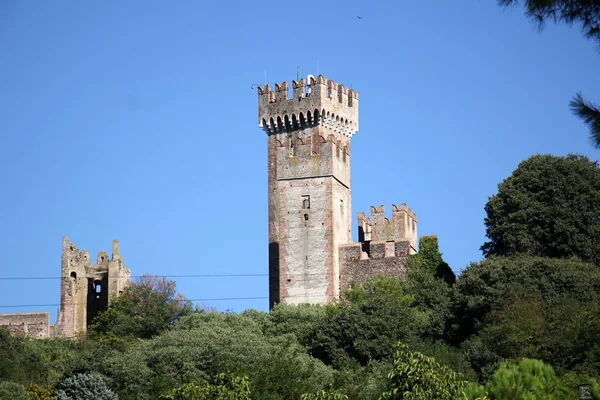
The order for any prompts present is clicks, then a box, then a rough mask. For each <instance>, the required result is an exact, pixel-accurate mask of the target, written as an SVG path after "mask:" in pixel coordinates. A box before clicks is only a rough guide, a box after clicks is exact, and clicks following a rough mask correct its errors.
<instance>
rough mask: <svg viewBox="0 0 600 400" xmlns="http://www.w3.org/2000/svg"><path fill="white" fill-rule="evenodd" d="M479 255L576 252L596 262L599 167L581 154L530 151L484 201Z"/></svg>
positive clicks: (598, 257)
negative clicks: (483, 219) (526, 157)
mask: <svg viewBox="0 0 600 400" xmlns="http://www.w3.org/2000/svg"><path fill="white" fill-rule="evenodd" d="M485 211H486V213H487V217H486V218H485V225H486V236H487V237H488V238H489V241H487V242H486V243H484V244H483V246H482V247H481V250H482V251H483V253H484V255H485V256H493V255H496V256H511V255H513V254H517V253H522V254H531V255H535V256H542V257H555V258H568V257H579V258H580V259H582V260H584V261H589V262H593V263H595V264H596V265H600V168H598V164H597V163H596V162H592V161H590V160H589V159H588V158H587V157H585V156H580V155H574V154H569V155H568V156H566V157H559V156H553V155H535V156H532V157H530V158H529V159H527V160H525V161H523V162H521V163H520V164H519V166H518V167H517V169H516V170H515V171H514V172H513V173H512V175H511V176H510V177H508V178H507V179H505V180H504V181H503V182H501V183H500V184H499V185H498V193H497V194H495V195H493V196H492V197H490V198H489V200H488V202H487V204H486V205H485Z"/></svg>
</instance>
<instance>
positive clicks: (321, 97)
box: [258, 75, 359, 136]
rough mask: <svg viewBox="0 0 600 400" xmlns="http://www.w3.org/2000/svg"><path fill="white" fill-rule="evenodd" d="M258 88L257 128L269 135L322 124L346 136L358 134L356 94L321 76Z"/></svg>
mask: <svg viewBox="0 0 600 400" xmlns="http://www.w3.org/2000/svg"><path fill="white" fill-rule="evenodd" d="M292 92H293V97H291V98H290V97H289V85H288V83H287V82H283V83H281V84H275V88H274V90H273V89H272V88H271V87H270V86H269V85H265V86H264V87H258V97H259V101H258V103H259V107H258V125H259V127H261V128H263V129H264V130H265V131H267V132H268V133H275V132H285V131H289V130H293V129H297V128H303V127H306V126H314V125H317V124H323V125H325V126H328V127H329V128H332V129H334V130H335V129H338V130H340V131H342V132H344V133H345V134H347V135H348V136H352V135H353V134H355V133H356V132H358V97H359V96H358V92H356V91H354V90H352V89H348V88H346V87H345V86H344V85H342V84H338V83H336V82H334V81H333V80H328V79H327V78H324V77H323V76H322V75H319V76H318V77H317V78H314V77H312V76H311V75H309V76H308V78H307V80H305V79H304V78H302V79H300V80H299V81H292Z"/></svg>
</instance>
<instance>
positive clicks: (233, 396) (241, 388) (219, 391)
mask: <svg viewBox="0 0 600 400" xmlns="http://www.w3.org/2000/svg"><path fill="white" fill-rule="evenodd" d="M250 394H251V392H250V383H249V381H248V377H246V376H243V377H240V376H236V375H234V374H229V373H221V374H219V375H217V377H216V382H215V383H214V384H212V385H211V384H210V383H205V384H204V385H197V384H195V383H186V384H184V385H182V386H180V387H178V388H175V389H173V390H171V391H170V392H169V393H168V394H166V395H163V396H161V399H164V400H250Z"/></svg>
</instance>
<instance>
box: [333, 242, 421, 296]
mask: <svg viewBox="0 0 600 400" xmlns="http://www.w3.org/2000/svg"><path fill="white" fill-rule="evenodd" d="M409 252H410V243H409V242H377V243H352V244H349V245H345V246H341V247H340V292H341V293H343V292H344V291H345V290H346V289H348V288H349V287H350V285H351V284H352V283H355V284H358V285H360V284H362V283H363V282H365V281H367V280H369V279H371V278H373V277H375V276H386V277H396V278H399V279H402V280H405V279H406V278H407V273H406V272H407V270H406V260H407V259H408V256H409Z"/></svg>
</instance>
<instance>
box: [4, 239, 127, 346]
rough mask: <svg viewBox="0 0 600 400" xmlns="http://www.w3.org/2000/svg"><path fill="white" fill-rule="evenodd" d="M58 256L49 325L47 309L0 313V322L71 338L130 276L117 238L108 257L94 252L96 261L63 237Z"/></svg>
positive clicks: (39, 334) (37, 334)
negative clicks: (55, 309) (56, 294)
mask: <svg viewBox="0 0 600 400" xmlns="http://www.w3.org/2000/svg"><path fill="white" fill-rule="evenodd" d="M62 247H63V248H62V256H61V297H60V311H59V313H58V318H57V322H56V324H55V325H54V326H50V322H49V318H50V316H49V314H48V313H31V314H0V326H7V327H8V328H9V330H10V331H11V332H21V333H23V334H25V335H28V336H32V337H41V338H47V337H63V338H72V337H75V336H76V335H78V334H82V333H85V332H86V330H87V326H88V325H89V324H90V323H91V321H92V319H93V318H94V317H95V316H96V315H97V314H98V313H99V312H101V311H104V310H105V309H106V308H107V307H108V305H109V304H110V302H111V300H113V299H115V298H116V297H117V296H119V295H120V294H121V293H122V291H123V289H124V287H125V286H126V285H127V284H129V282H130V280H131V271H130V270H129V269H127V268H125V264H124V261H123V259H122V258H121V253H120V252H119V243H118V241H116V240H115V241H113V252H112V258H109V257H108V254H107V253H106V252H104V251H101V252H100V253H98V257H97V261H96V264H93V263H92V262H91V261H90V255H89V253H88V252H87V251H85V250H84V251H79V249H77V247H76V246H75V245H74V244H73V243H72V242H71V241H70V240H69V239H68V238H67V237H64V238H63V246H62Z"/></svg>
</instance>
